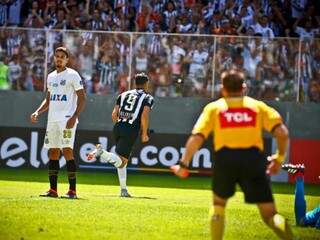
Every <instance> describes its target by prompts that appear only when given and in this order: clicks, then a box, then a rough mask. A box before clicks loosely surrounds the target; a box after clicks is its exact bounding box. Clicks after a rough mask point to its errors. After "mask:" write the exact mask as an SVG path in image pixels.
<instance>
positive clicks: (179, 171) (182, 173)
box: [170, 165, 189, 178]
mask: <svg viewBox="0 0 320 240" xmlns="http://www.w3.org/2000/svg"><path fill="white" fill-rule="evenodd" d="M170 169H171V171H172V172H173V173H174V174H175V175H177V176H178V177H180V178H187V177H188V176H189V170H188V169H186V168H182V167H181V166H180V165H173V166H171V167H170Z"/></svg>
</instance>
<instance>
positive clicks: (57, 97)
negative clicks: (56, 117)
mask: <svg viewBox="0 0 320 240" xmlns="http://www.w3.org/2000/svg"><path fill="white" fill-rule="evenodd" d="M50 101H60V102H63V101H67V95H66V94H52V95H50Z"/></svg>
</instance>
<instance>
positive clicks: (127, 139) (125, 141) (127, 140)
mask: <svg viewBox="0 0 320 240" xmlns="http://www.w3.org/2000/svg"><path fill="white" fill-rule="evenodd" d="M137 136H138V133H134V134H128V135H122V136H120V137H119V138H118V139H117V143H116V153H117V154H118V156H119V157H120V158H121V159H122V161H123V162H124V163H125V165H124V166H123V167H122V168H118V169H117V172H118V178H119V183H120V189H121V190H120V196H121V197H131V195H130V194H129V193H128V188H127V163H128V159H129V158H130V155H131V152H132V148H133V145H134V143H135V141H136V139H137Z"/></svg>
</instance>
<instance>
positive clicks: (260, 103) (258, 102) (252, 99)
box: [243, 96, 268, 108]
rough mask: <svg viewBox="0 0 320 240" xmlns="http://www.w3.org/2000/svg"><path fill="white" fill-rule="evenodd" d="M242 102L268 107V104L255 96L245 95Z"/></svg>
mask: <svg viewBox="0 0 320 240" xmlns="http://www.w3.org/2000/svg"><path fill="white" fill-rule="evenodd" d="M243 99H244V102H245V103H246V104H250V105H254V106H256V107H260V108H261V107H262V108H263V107H268V105H267V104H266V103H264V102H263V101H260V100H258V99H255V98H252V97H249V96H245V97H244V98H243Z"/></svg>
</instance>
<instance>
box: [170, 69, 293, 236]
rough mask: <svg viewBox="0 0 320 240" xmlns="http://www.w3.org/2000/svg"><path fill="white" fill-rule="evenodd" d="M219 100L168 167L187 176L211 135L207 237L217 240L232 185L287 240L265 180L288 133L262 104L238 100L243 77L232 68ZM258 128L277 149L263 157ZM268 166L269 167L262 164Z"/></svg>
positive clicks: (283, 149) (281, 156)
mask: <svg viewBox="0 0 320 240" xmlns="http://www.w3.org/2000/svg"><path fill="white" fill-rule="evenodd" d="M221 79H222V95H223V98H220V99H218V100H217V101H214V102H212V103H209V104H208V105H207V106H206V107H205V108H204V110H203V112H202V114H201V115H200V117H199V119H198V121H197V123H196V124H195V126H194V128H193V130H192V135H191V136H190V137H189V139H188V141H187V143H186V151H185V153H184V154H183V156H182V158H181V160H180V162H179V165H175V166H173V167H172V170H173V172H174V173H175V174H176V175H178V176H179V177H182V178H183V177H186V176H187V175H188V164H189V162H190V161H191V159H192V156H193V154H194V153H195V152H196V151H197V150H198V149H199V148H200V147H201V145H202V144H203V142H204V141H205V139H206V138H207V137H208V136H209V134H210V133H212V132H214V137H213V142H214V152H215V161H214V166H213V181H212V189H213V207H212V211H211V216H210V219H211V236H212V239H215V240H217V239H222V238H223V232H224V221H225V220H224V219H225V217H224V216H225V207H226V205H227V201H228V199H229V198H230V197H232V196H233V195H234V193H235V189H236V184H239V185H240V187H241V189H242V191H243V192H244V196H245V201H246V202H247V203H255V204H256V205H257V206H258V208H259V211H260V215H261V217H262V219H263V221H264V222H265V223H266V224H267V225H268V226H269V227H270V228H272V229H273V231H274V232H275V233H276V234H277V235H278V236H279V237H280V238H281V239H292V238H293V236H292V232H291V229H290V226H289V225H288V223H287V221H286V219H285V218H284V217H283V216H281V215H280V214H278V213H277V210H276V206H275V203H274V199H273V196H272V191H271V187H270V179H269V176H268V175H273V174H277V173H278V172H279V170H280V169H281V163H282V162H283V160H284V159H285V153H286V150H287V145H288V129H287V127H286V126H285V125H284V124H283V122H282V119H281V116H280V115H279V113H278V112H277V111H276V110H275V109H273V108H271V107H269V106H268V105H266V104H265V103H263V102H261V101H258V100H255V99H253V98H250V97H248V96H244V91H245V89H246V85H245V82H244V74H243V73H242V72H239V71H237V70H228V71H225V72H223V73H222V75H221ZM263 130H266V131H268V132H271V133H272V134H273V136H274V137H275V138H276V140H277V146H278V150H277V152H276V153H275V154H273V155H272V156H269V157H268V158H266V157H265V156H264V154H263ZM268 162H269V164H268Z"/></svg>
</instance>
